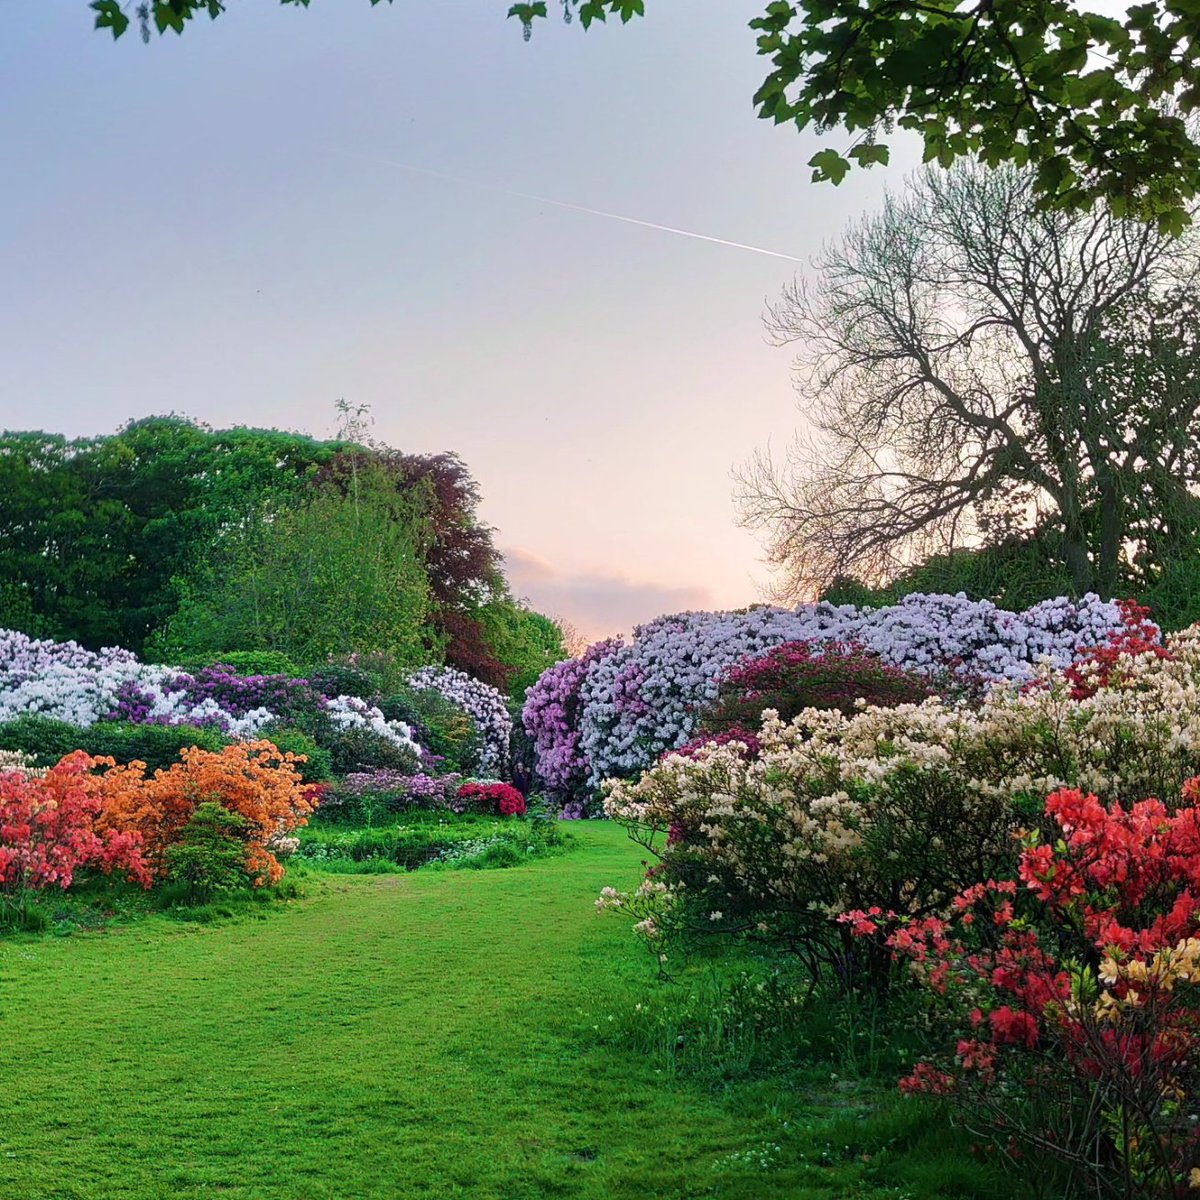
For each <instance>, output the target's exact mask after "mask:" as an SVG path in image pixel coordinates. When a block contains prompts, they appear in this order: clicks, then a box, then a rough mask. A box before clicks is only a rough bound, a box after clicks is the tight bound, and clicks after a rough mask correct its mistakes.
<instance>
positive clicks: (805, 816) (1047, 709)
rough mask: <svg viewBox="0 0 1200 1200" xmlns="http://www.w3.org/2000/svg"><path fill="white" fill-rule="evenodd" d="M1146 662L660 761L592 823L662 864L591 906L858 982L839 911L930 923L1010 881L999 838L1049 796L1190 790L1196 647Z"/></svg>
mask: <svg viewBox="0 0 1200 1200" xmlns="http://www.w3.org/2000/svg"><path fill="white" fill-rule="evenodd" d="M1146 649H1147V650H1149V651H1151V652H1140V653H1116V652H1115V651H1114V653H1113V654H1112V655H1111V657H1110V658H1109V659H1107V660H1105V661H1103V662H1102V663H1101V664H1099V665H1097V664H1096V663H1094V662H1093V663H1089V662H1088V661H1087V660H1086V659H1085V661H1084V664H1083V665H1082V666H1081V667H1076V668H1073V669H1072V670H1070V671H1068V672H1063V671H1057V670H1055V669H1053V668H1052V667H1050V666H1049V665H1045V666H1043V667H1042V668H1040V669H1039V671H1038V672H1037V674H1036V675H1035V678H1034V680H1033V681H1031V682H1029V683H1027V684H1025V685H1023V686H1014V685H998V686H995V687H993V688H992V689H991V690H990V691H989V693H988V694H987V696H986V697H985V698H984V700H983V702H982V704H981V705H980V706H978V707H968V706H965V705H954V704H950V703H947V702H945V701H943V700H940V699H937V698H935V699H930V700H927V701H925V702H924V703H921V704H910V705H901V706H899V707H895V708H886V709H883V708H868V709H866V710H864V711H861V712H857V713H852V714H850V715H843V714H842V713H839V712H837V711H817V710H808V711H806V712H804V713H802V714H801V715H800V716H799V717H797V718H796V719H795V720H794V721H792V722H791V723H789V724H784V723H782V722H780V721H779V720H778V719H777V718H776V717H775V715H774V714H773V713H767V714H766V716H765V719H764V722H763V726H762V730H761V732H760V735H759V752H758V754H757V756H755V755H752V754H749V753H748V752H747V751H746V747H745V746H744V745H742V744H739V743H737V742H730V743H727V744H724V745H715V744H714V745H710V746H706V747H702V748H701V749H699V750H697V751H694V752H691V753H689V754H688V755H679V754H668V755H666V756H665V757H664V758H663V760H662V761H661V762H660V763H658V764H657V765H656V766H654V767H653V768H652V769H650V770H648V771H646V772H645V773H644V774H643V775H642V776H641V777H640V778H639V779H637V780H636V781H613V782H612V783H610V784H609V785H608V789H607V798H606V801H605V810H606V812H607V813H608V815H609V816H611V817H613V818H615V819H616V820H618V821H621V822H623V823H625V824H627V825H629V827H630V828H631V830H632V831H633V832H634V834H635V836H637V837H638V838H639V839H640V840H642V841H643V842H644V843H645V844H646V845H648V846H649V847H650V848H651V849H652V850H653V851H654V852H655V853H656V854H658V855H659V856H660V859H661V861H660V863H659V864H658V866H657V867H656V868H654V870H653V871H652V874H651V876H650V877H649V878H648V879H647V881H646V883H645V884H644V885H643V887H642V889H641V891H640V892H639V893H634V894H632V895H626V894H621V893H617V892H613V891H611V890H609V891H607V892H606V894H605V895H604V897H602V901H601V903H602V906H605V907H620V908H626V909H630V910H632V911H634V912H636V913H637V915H639V916H640V917H641V922H640V926H639V927H640V929H641V932H643V933H645V934H648V935H650V936H651V937H661V936H663V935H665V934H666V933H667V932H669V931H671V930H672V929H683V928H688V929H692V930H697V929H703V930H705V931H720V932H729V931H733V930H737V931H745V932H750V933H759V934H762V935H765V936H768V937H770V938H772V939H779V940H782V941H784V942H785V943H787V944H788V945H791V946H794V947H797V948H799V949H800V950H801V952H802V953H804V954H806V955H808V956H809V957H810V959H811V960H812V965H813V966H814V967H819V966H820V965H821V964H822V963H823V964H824V965H827V966H828V965H830V964H836V965H837V967H838V968H839V969H840V970H849V969H851V965H852V960H854V959H855V956H857V959H858V960H859V964H860V965H861V960H862V958H863V956H864V954H868V952H869V951H868V949H864V947H863V946H862V945H861V944H859V945H853V944H852V939H851V938H850V936H849V934H848V931H847V930H846V928H845V926H842V925H838V923H837V922H836V918H837V916H838V915H839V914H840V913H843V912H846V911H848V910H852V909H861V910H869V909H872V908H879V909H881V910H882V911H884V912H896V913H904V914H908V915H910V916H920V915H924V914H928V913H931V912H938V911H940V910H941V909H943V908H944V907H945V905H946V904H948V903H949V902H950V900H951V899H952V897H953V896H954V895H955V894H956V893H957V892H958V891H960V890H961V889H963V888H965V887H968V886H970V885H972V884H974V883H976V882H978V881H979V880H981V879H987V878H988V877H989V876H990V875H992V874H997V877H998V875H999V872H1001V871H1002V870H1003V869H1005V867H1006V865H1007V866H1011V864H1012V862H1013V861H1015V856H1016V852H1017V849H1018V844H1017V842H1016V840H1015V837H1014V835H1015V833H1016V832H1017V831H1018V830H1019V829H1021V828H1023V827H1034V826H1036V825H1037V823H1038V821H1039V819H1040V818H1041V815H1042V811H1043V806H1044V803H1045V799H1046V796H1047V795H1048V794H1049V793H1050V792H1052V791H1054V790H1055V789H1056V788H1059V787H1061V786H1071V787H1079V788H1081V789H1083V790H1084V791H1085V792H1092V793H1094V794H1095V795H1096V796H1097V797H1098V798H1099V800H1100V801H1101V802H1102V803H1106V804H1107V803H1113V802H1120V803H1121V804H1122V805H1124V806H1125V807H1128V806H1130V805H1131V804H1134V803H1137V802H1139V801H1142V800H1145V799H1146V798H1147V797H1150V796H1156V797H1160V798H1163V799H1164V800H1165V801H1167V802H1170V798H1172V797H1178V796H1179V795H1180V793H1181V790H1182V786H1183V784H1184V782H1185V781H1186V780H1188V779H1190V778H1192V777H1194V776H1196V775H1197V774H1200V629H1197V628H1196V627H1193V628H1192V629H1190V630H1186V631H1184V632H1182V633H1179V634H1176V635H1174V636H1171V637H1168V638H1167V639H1166V640H1165V642H1164V644H1163V646H1162V647H1161V648H1159V647H1156V646H1148V647H1146ZM1094 657H1099V658H1101V659H1104V656H1103V654H1101V655H1100V656H1094ZM1089 693H1090V694H1089Z"/></svg>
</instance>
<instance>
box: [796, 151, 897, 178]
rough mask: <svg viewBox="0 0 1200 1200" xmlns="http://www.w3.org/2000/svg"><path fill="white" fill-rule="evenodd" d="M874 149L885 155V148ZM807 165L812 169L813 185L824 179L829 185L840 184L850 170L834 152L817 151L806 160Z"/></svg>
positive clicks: (845, 161) (844, 161) (848, 164)
mask: <svg viewBox="0 0 1200 1200" xmlns="http://www.w3.org/2000/svg"><path fill="white" fill-rule="evenodd" d="M876 148H877V149H882V150H883V151H884V153H885V154H886V153H887V147H886V146H881V147H876ZM808 165H809V166H810V167H812V168H813V173H812V177H813V183H820V182H822V181H823V180H826V179H827V180H829V182H830V183H835V184H837V183H841V182H842V180H843V179H845V177H846V172H847V171H849V170H850V163H849V162H848V161H847V160H846V159H844V158H843V157H842V156H841V155H840V154H839V153H838V152H837V151H836V150H819V151H818V152H817V153H816V154H814V155H813V156H812V158H810V159H809V160H808Z"/></svg>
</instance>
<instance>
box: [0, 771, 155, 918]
mask: <svg viewBox="0 0 1200 1200" xmlns="http://www.w3.org/2000/svg"><path fill="white" fill-rule="evenodd" d="M91 766H92V760H91V759H90V758H88V756H87V755H86V754H84V753H83V752H82V751H77V752H76V753H74V754H69V755H67V757H66V758H64V759H62V760H61V761H60V762H59V763H58V764H57V765H56V766H54V767H51V768H50V769H49V770H48V771H45V772H43V773H40V774H38V773H33V774H30V773H26V772H24V771H21V770H16V771H4V772H0V893H2V894H3V895H4V896H5V897H6V898H7V899H8V902H9V903H11V904H12V905H13V906H14V907H15V908H16V909H17V910H18V911H24V909H25V906H26V903H27V898H28V895H29V893H30V892H37V891H42V890H44V889H46V888H50V887H57V888H62V889H64V890H65V889H66V888H69V887H70V886H71V883H72V881H73V880H74V878H75V873H76V872H77V871H79V870H81V869H83V868H96V869H99V870H101V871H103V872H105V873H106V874H108V873H110V872H112V871H124V872H125V874H126V875H127V876H128V877H129V879H130V880H132V881H134V882H137V883H140V884H141V885H142V886H143V887H149V886H150V883H151V881H152V873H151V870H150V867H149V865H148V864H147V862H146V860H145V859H144V857H143V854H142V837H141V834H140V833H138V832H136V831H133V830H129V829H115V828H107V829H104V828H101V823H102V822H101V818H102V814H103V812H104V808H105V797H104V788H103V784H102V781H101V780H100V779H99V778H98V777H97V776H95V775H94V774H92V772H91Z"/></svg>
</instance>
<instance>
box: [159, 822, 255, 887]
mask: <svg viewBox="0 0 1200 1200" xmlns="http://www.w3.org/2000/svg"><path fill="white" fill-rule="evenodd" d="M245 841H246V818H245V817H243V816H242V815H241V813H238V812H231V811H230V810H229V809H227V808H226V807H225V806H224V805H222V804H217V803H215V802H214V801H208V802H206V803H204V804H201V805H200V806H199V808H197V809H196V811H195V812H194V813H192V815H191V817H190V818H189V820H188V823H187V824H186V825H185V826H184V827H183V834H182V836H181V837H180V839H179V841H178V842H176V843H175V844H174V845H172V846H168V847H167V849H166V854H165V856H164V861H165V865H166V878H167V880H168V882H170V883H173V884H175V885H177V886H178V887H180V888H181V889H182V891H183V894H184V895H185V896H186V898H187V901H188V903H190V904H207V903H208V902H209V901H210V900H212V899H214V898H215V897H216V896H218V895H221V894H223V893H227V892H235V891H240V890H241V889H243V888H246V887H248V886H249V884H250V880H249V878H248V877H247V875H246V845H245Z"/></svg>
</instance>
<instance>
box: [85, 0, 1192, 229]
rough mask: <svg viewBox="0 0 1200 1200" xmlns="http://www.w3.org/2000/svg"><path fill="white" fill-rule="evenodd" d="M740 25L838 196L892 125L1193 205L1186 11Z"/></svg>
mask: <svg viewBox="0 0 1200 1200" xmlns="http://www.w3.org/2000/svg"><path fill="white" fill-rule="evenodd" d="M131 2H132V0H131ZM281 2H282V3H285V4H299V5H302V6H304V7H307V6H308V4H309V2H310V0H281ZM382 2H383V0H370V3H371V4H372V5H377V4H380V3H382ZM388 2H389V3H391V0H388ZM561 5H562V11H563V15H564V17H565V18H566V19H568V20H570V19H571V18H572V17H573V16H577V17H578V18H579V21H580V24H582V25H583V26H584V28H585V29H586V28H589V27H590V26H591V25H592V24H593V23H595V22H598V21H599V22H604V21H607V20H608V18H609V17H613V16H615V17H619V18H620V20H621V22H622V23H627V22H629V21H631V20H632V19H633V18H634V17H639V16H642V15H643V14H644V11H645V3H644V0H561ZM91 8H92V10H93V11H94V12H95V14H96V22H95V23H96V28H98V29H109V30H111V32H112V35H113V37H120V36H121V35H122V34H123V33H124V32H125V31H126V30H127V29H128V27H129V24H130V18H129V16H128V15H127V14H126V12H125V11H124V8H123V6H122V5H121V3H120V2H119V0H93V2H92V4H91ZM223 11H224V0H155V2H154V3H143V4H141V5H140V6H139V8H138V9H137V12H138V15H139V17H140V20H141V25H142V31H143V35H144V36H145V37H146V38H147V39H148V38H149V37H150V35H151V25H153V28H154V29H156V30H157V31H158V33H159V34H162V33H164V32H166V31H167V30H168V29H170V30H174V31H175V32H176V33H182V32H183V30H184V28H185V26H186V23H187V22H188V21H189V20H191V19H192V18H193V17H194V16H195V15H196V14H197V13H199V12H207V13H208V14H209V15H210V16H212V17H216V16H218V15H219V14H220V13H221V12H223ZM548 12H549V4H548V2H547V0H524V2H520V3H514V4H511V5H510V6H509V8H508V16H509V17H510V18H515V19H516V20H517V21H519V22H520V24H521V27H522V32H523V35H524V37H525V38H526V39H528V38H529V36H530V34H531V32H532V30H533V27H534V22H535V21H537V20H540V19H545V18H546V17H547V15H548ZM750 28H751V29H753V30H754V31H755V33H756V35H757V36H756V43H757V48H758V53H759V55H760V56H762V57H763V58H764V59H767V60H769V62H770V70H769V73H768V75H767V78H766V79H765V80H764V82H763V84H762V86H761V87H759V89H758V90H757V92H756V93H755V96H754V103H755V105H756V107H757V110H758V113H759V116H761V117H763V118H765V119H767V120H770V121H773V122H774V123H775V124H784V123H785V122H787V123H794V124H795V125H796V127H797V128H798V129H814V130H816V131H817V132H818V133H828V132H829V131H831V130H833V129H835V128H838V127H841V128H843V129H846V130H847V131H850V132H852V133H861V134H863V135H865V136H863V137H862V138H860V139H858V141H857V142H856V144H855V145H854V146H853V147H852V148H850V149H849V150H846V151H838V150H836V149H833V148H829V149H825V150H822V151H820V152H819V153H818V154H817V155H814V156H813V158H812V159H811V160H810V165H811V166H812V167H813V171H814V178H815V179H819V180H828V181H830V182H833V183H837V182H839V181H840V180H841V179H843V178H844V177H845V175H846V172H847V171H848V170H849V168H850V166H851V165H852V164H857V165H859V166H870V165H872V164H875V163H882V162H886V161H887V147H886V145H885V144H884V143H883V142H881V141H880V140H879V135H880V134H881V133H886V132H890V131H891V130H893V129H895V128H901V129H907V130H911V131H913V132H915V133H916V134H918V136H920V137H921V138H922V140H923V141H924V143H925V160H926V161H927V162H932V161H936V162H938V163H941V164H942V165H943V166H949V165H950V164H951V163H953V162H955V161H956V160H957V159H960V158H963V157H975V158H978V159H980V160H982V161H984V162H986V163H989V164H990V165H998V164H1000V163H1014V164H1016V165H1020V166H1024V165H1030V166H1033V167H1034V168H1035V169H1036V170H1037V172H1038V178H1039V180H1040V184H1039V186H1041V187H1042V188H1043V193H1044V196H1045V198H1046V200H1047V202H1048V203H1051V204H1054V205H1057V206H1060V207H1069V208H1086V207H1088V206H1090V205H1092V204H1095V203H1097V202H1104V203H1113V202H1115V201H1118V200H1119V201H1120V203H1121V204H1122V205H1123V207H1124V209H1125V211H1128V212H1130V213H1136V214H1138V215H1140V216H1141V217H1143V218H1144V219H1148V220H1153V221H1156V222H1157V223H1158V224H1159V225H1160V226H1161V227H1162V228H1164V229H1176V228H1180V227H1181V225H1182V224H1184V223H1186V222H1187V221H1188V219H1189V218H1188V215H1187V209H1188V205H1189V203H1190V201H1191V200H1192V199H1193V198H1194V197H1195V196H1197V195H1198V194H1200V145H1198V144H1197V141H1196V140H1195V139H1194V138H1193V136H1192V134H1191V133H1190V132H1189V126H1188V121H1187V118H1188V117H1189V116H1190V115H1191V114H1193V113H1196V112H1200V54H1198V53H1197V52H1196V50H1197V45H1196V43H1197V42H1198V41H1200V18H1198V17H1197V14H1196V12H1195V3H1194V0H1143V2H1142V3H1138V4H1135V5H1133V6H1132V7H1131V8H1129V10H1128V11H1127V12H1126V13H1125V15H1124V17H1123V18H1116V17H1113V16H1109V15H1106V14H1103V13H1096V12H1087V11H1082V10H1081V9H1080V8H1079V7H1078V0H806V3H804V4H803V5H797V4H793V3H789V2H788V0H769V3H766V5H765V7H764V9H763V12H762V15H761V16H759V17H756V18H755V19H754V20H752V21H751V22H750ZM1169 106H1173V108H1171V107H1169Z"/></svg>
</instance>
